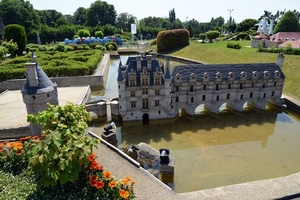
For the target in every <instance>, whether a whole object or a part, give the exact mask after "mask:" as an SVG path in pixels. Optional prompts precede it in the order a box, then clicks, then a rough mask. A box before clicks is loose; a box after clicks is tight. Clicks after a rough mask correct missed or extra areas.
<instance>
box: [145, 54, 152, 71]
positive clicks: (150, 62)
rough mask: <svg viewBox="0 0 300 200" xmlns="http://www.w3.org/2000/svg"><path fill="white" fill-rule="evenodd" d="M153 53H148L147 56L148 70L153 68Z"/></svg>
mask: <svg viewBox="0 0 300 200" xmlns="http://www.w3.org/2000/svg"><path fill="white" fill-rule="evenodd" d="M151 57H152V56H151V55H147V56H146V58H147V68H148V70H151V68H152V60H151Z"/></svg>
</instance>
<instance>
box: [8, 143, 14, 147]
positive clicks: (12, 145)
mask: <svg viewBox="0 0 300 200" xmlns="http://www.w3.org/2000/svg"><path fill="white" fill-rule="evenodd" d="M14 146H15V142H9V143H8V144H7V148H13V147H14Z"/></svg>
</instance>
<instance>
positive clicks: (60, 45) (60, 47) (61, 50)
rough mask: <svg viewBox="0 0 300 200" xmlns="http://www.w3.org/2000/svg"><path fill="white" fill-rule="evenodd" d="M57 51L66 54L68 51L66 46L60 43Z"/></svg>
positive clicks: (56, 48)
mask: <svg viewBox="0 0 300 200" xmlns="http://www.w3.org/2000/svg"><path fill="white" fill-rule="evenodd" d="M55 50H56V51H59V52H65V51H66V45H65V44H63V43H59V44H57V45H56V47H55Z"/></svg>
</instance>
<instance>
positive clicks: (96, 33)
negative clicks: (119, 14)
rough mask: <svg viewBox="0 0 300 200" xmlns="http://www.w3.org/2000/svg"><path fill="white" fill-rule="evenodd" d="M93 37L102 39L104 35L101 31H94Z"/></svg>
mask: <svg viewBox="0 0 300 200" xmlns="http://www.w3.org/2000/svg"><path fill="white" fill-rule="evenodd" d="M95 37H99V38H103V37H104V33H103V32H102V31H96V32H95Z"/></svg>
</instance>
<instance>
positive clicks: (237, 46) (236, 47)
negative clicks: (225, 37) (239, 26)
mask: <svg viewBox="0 0 300 200" xmlns="http://www.w3.org/2000/svg"><path fill="white" fill-rule="evenodd" d="M226 47H227V48H232V49H240V48H242V46H241V44H240V43H239V42H236V43H232V42H228V43H227V45H226Z"/></svg>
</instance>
